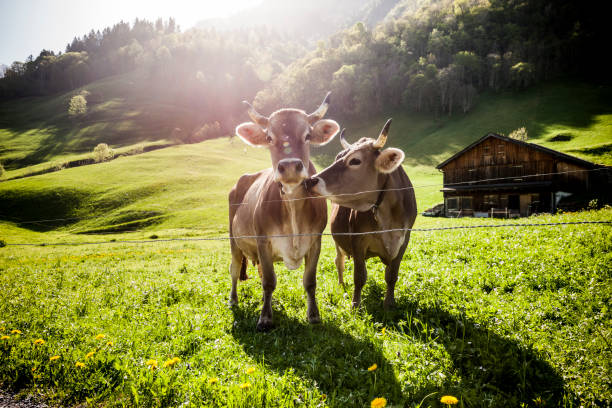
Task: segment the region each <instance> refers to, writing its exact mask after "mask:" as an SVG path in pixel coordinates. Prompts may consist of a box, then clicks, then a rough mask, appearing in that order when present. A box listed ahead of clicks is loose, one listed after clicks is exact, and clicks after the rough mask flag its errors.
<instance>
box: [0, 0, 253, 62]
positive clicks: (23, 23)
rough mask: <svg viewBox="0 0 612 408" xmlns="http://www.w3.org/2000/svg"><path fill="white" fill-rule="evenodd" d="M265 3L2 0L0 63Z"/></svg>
mask: <svg viewBox="0 0 612 408" xmlns="http://www.w3.org/2000/svg"><path fill="white" fill-rule="evenodd" d="M260 2H261V0H200V1H197V0H165V1H164V0H148V1H143V0H95V1H94V0H0V64H5V65H10V64H11V63H12V62H13V61H24V60H25V59H26V58H27V57H28V55H30V54H32V55H33V56H34V57H36V56H38V54H39V53H40V51H41V50H42V49H50V50H53V51H55V52H58V51H62V52H63V51H65V48H66V44H68V43H69V42H71V41H72V39H73V38H74V37H75V36H83V35H84V34H87V33H88V32H89V31H91V29H94V30H102V29H103V28H104V27H108V26H112V25H113V24H115V23H118V22H119V21H120V20H123V21H129V22H132V21H134V19H135V18H141V19H142V18H144V19H147V20H151V21H155V20H156V19H157V18H158V17H162V18H164V19H167V18H168V17H174V18H175V20H176V22H177V24H178V25H180V27H181V30H182V31H185V30H186V29H188V28H190V27H192V26H193V25H194V24H195V23H197V22H198V21H200V20H204V19H207V18H215V17H227V16H229V15H231V14H233V13H235V12H237V11H240V10H242V9H244V8H247V7H249V6H252V5H254V4H257V3H260Z"/></svg>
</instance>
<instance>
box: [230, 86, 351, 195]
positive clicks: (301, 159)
mask: <svg viewBox="0 0 612 408" xmlns="http://www.w3.org/2000/svg"><path fill="white" fill-rule="evenodd" d="M245 104H246V105H247V106H248V114H249V116H250V117H251V119H252V120H253V122H245V123H242V124H241V125H239V126H238V127H237V128H236V134H237V135H238V136H239V137H240V138H241V139H242V140H243V141H244V142H245V143H247V144H249V145H251V146H258V147H264V146H267V147H268V149H269V150H270V155H271V157H272V168H273V169H274V179H275V181H278V182H280V183H281V184H282V185H283V191H285V192H290V191H292V190H293V189H294V188H295V187H296V186H298V185H300V184H301V183H302V182H303V181H304V180H305V179H306V178H308V177H309V176H310V174H309V173H308V168H309V164H310V145H311V144H314V145H323V144H325V143H327V142H329V141H330V140H331V139H332V138H333V137H334V136H335V135H336V134H337V133H338V130H340V126H339V125H338V123H336V122H335V121H333V120H330V119H323V116H324V115H325V112H326V111H327V107H328V105H329V93H327V95H326V96H325V99H324V100H323V103H322V104H321V106H319V108H318V109H317V110H316V111H314V112H313V113H311V114H307V113H306V112H304V111H303V110H299V109H281V110H278V111H276V112H274V113H273V114H272V115H270V117H269V118H268V117H265V116H263V115H261V114H259V113H258V112H257V111H256V110H255V109H254V108H253V107H252V106H251V105H250V104H249V103H248V102H245Z"/></svg>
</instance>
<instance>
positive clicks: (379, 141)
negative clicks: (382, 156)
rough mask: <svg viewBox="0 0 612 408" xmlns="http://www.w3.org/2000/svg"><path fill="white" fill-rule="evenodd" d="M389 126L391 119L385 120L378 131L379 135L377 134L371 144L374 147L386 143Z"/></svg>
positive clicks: (380, 146)
mask: <svg viewBox="0 0 612 408" xmlns="http://www.w3.org/2000/svg"><path fill="white" fill-rule="evenodd" d="M389 127H391V119H389V120H387V123H385V126H384V127H383V129H382V130H381V131H380V135H378V139H376V141H375V142H374V143H373V144H372V146H373V147H374V148H375V149H382V148H383V146H384V145H385V143H387V133H389Z"/></svg>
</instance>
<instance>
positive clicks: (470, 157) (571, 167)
mask: <svg viewBox="0 0 612 408" xmlns="http://www.w3.org/2000/svg"><path fill="white" fill-rule="evenodd" d="M585 169H586V168H585V167H584V166H579V165H577V164H574V163H570V162H567V161H564V160H562V159H560V158H559V157H556V156H554V155H552V154H549V153H546V152H543V151H540V150H537V149H533V148H531V147H529V146H523V145H520V144H516V143H512V142H507V141H504V140H500V139H497V138H495V137H490V138H488V139H485V140H484V141H483V142H482V143H480V144H478V145H476V146H474V147H473V148H472V149H470V150H468V151H467V152H465V153H463V154H462V155H461V156H459V157H457V158H456V159H455V160H453V161H451V162H449V163H447V164H446V166H444V167H443V168H442V171H443V172H444V184H445V185H448V184H456V183H465V182H474V181H481V183H487V184H490V183H495V184H498V183H517V182H536V181H551V182H553V183H554V186H555V189H557V190H563V191H577V190H586V189H588V187H589V172H585V171H580V170H585ZM567 171H571V172H573V173H568V174H563V175H552V174H550V173H558V172H567ZM535 174H540V176H533V175H535ZM497 179H500V180H497ZM484 180H487V181H486V182H484Z"/></svg>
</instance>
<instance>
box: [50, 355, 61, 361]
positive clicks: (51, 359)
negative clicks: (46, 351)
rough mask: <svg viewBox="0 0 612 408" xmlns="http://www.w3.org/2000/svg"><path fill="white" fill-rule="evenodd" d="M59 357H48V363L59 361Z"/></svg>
mask: <svg viewBox="0 0 612 408" xmlns="http://www.w3.org/2000/svg"><path fill="white" fill-rule="evenodd" d="M59 358H60V356H51V357H49V361H55V360H59Z"/></svg>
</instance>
